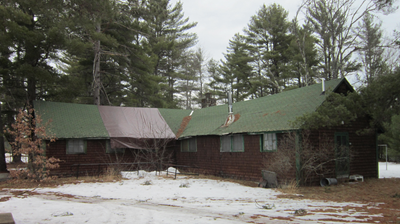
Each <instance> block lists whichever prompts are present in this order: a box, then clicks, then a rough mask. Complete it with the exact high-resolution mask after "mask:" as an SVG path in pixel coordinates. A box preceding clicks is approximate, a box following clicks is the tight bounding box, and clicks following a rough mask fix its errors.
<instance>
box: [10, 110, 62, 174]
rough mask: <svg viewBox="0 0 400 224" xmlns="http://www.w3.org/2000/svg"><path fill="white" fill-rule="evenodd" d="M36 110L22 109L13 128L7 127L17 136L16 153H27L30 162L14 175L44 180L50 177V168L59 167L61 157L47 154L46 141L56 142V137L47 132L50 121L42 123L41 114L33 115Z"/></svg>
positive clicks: (11, 133) (13, 144)
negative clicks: (49, 156)
mask: <svg viewBox="0 0 400 224" xmlns="http://www.w3.org/2000/svg"><path fill="white" fill-rule="evenodd" d="M33 113H34V110H33V109H28V111H25V110H20V111H19V113H18V115H17V118H16V121H15V124H13V125H12V129H13V130H11V129H9V128H7V129H6V131H5V132H6V133H8V134H10V135H13V136H15V141H14V142H12V143H11V147H12V148H13V152H14V154H15V155H22V154H24V155H27V156H28V164H27V168H26V169H20V170H17V171H16V172H15V173H14V174H13V176H14V177H15V178H18V179H30V180H33V181H43V180H47V179H49V178H50V169H55V168H58V167H59V164H58V163H59V162H60V160H59V159H56V158H54V157H51V158H47V157H46V156H45V147H46V145H45V141H44V140H43V139H48V140H50V142H54V141H55V138H54V137H51V136H50V135H47V134H46V127H47V126H48V124H49V122H48V123H46V124H44V125H42V124H41V123H42V119H41V118H40V116H39V115H36V117H34V116H33Z"/></svg>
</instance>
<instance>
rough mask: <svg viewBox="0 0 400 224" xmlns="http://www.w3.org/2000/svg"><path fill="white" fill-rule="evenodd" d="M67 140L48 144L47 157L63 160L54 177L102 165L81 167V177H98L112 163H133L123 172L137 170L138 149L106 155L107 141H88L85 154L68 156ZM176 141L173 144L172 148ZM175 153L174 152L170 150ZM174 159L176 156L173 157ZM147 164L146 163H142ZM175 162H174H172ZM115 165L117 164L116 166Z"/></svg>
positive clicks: (125, 166)
mask: <svg viewBox="0 0 400 224" xmlns="http://www.w3.org/2000/svg"><path fill="white" fill-rule="evenodd" d="M66 142H67V141H66V140H57V141H56V142H52V143H50V144H49V143H48V142H47V144H48V146H47V148H46V156H47V157H55V158H58V159H60V160H61V162H60V163H59V164H60V167H59V168H57V169H53V170H51V174H53V175H75V174H76V172H77V164H99V163H100V164H101V165H80V166H79V172H80V174H79V175H82V174H88V175H97V174H100V173H102V172H104V171H105V170H106V168H107V167H108V166H110V165H113V164H112V163H132V164H131V165H122V167H123V170H136V168H137V166H136V165H135V164H133V163H135V162H138V161H137V160H135V153H134V151H135V150H136V149H125V153H117V154H115V153H106V140H87V150H86V153H85V154H67V153H66V151H67V150H66ZM174 144H175V141H173V142H171V146H172V145H174ZM170 152H171V153H173V150H172V149H171V150H170ZM173 157H174V156H173ZM140 162H146V161H140ZM172 162H173V163H174V162H175V161H174V160H173V161H172ZM114 165H115V164H114ZM140 168H141V169H149V167H147V166H146V165H145V164H142V165H141V166H140Z"/></svg>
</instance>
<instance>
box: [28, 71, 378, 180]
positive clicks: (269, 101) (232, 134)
mask: <svg viewBox="0 0 400 224" xmlns="http://www.w3.org/2000/svg"><path fill="white" fill-rule="evenodd" d="M348 91H354V90H353V88H352V87H351V85H350V84H349V83H348V81H347V80H346V79H344V78H343V79H336V80H330V81H326V82H324V83H319V84H314V85H311V86H307V87H303V88H298V89H294V90H290V91H284V92H281V93H279V94H275V95H270V96H266V97H261V98H257V99H253V100H248V101H242V102H236V103H233V104H230V105H220V106H211V107H206V108H202V109H199V110H194V111H191V110H179V109H157V108H129V107H113V106H95V105H80V104H69V103H54V102H39V101H38V102H35V105H34V107H35V110H36V113H37V114H39V115H41V116H42V118H43V120H45V121H46V120H49V119H51V120H52V122H51V126H50V127H49V130H51V132H52V133H54V135H55V136H56V137H57V139H58V140H57V141H56V142H55V143H50V144H48V146H47V149H46V155H47V156H54V157H56V158H59V159H61V160H63V161H64V162H63V163H61V164H60V165H61V167H60V168H59V169H57V170H54V172H53V173H55V174H57V173H58V174H66V173H74V172H77V170H78V167H79V169H80V170H81V171H83V170H85V171H86V172H87V173H90V172H94V171H95V170H97V171H98V170H102V169H104V168H105V167H107V163H109V164H116V163H117V161H123V162H120V163H122V164H126V165H127V166H129V167H128V168H129V169H139V168H143V167H146V166H147V165H149V164H150V163H151V162H149V161H148V160H149V158H153V157H151V156H147V157H146V156H139V155H141V154H146V153H149V154H152V152H153V153H154V152H158V151H159V149H158V148H160V147H159V146H160V145H162V149H163V150H161V151H162V152H164V151H165V152H168V153H167V155H168V160H165V161H164V162H163V164H161V166H165V165H172V166H173V165H175V166H177V167H179V168H180V169H182V170H186V171H190V172H195V173H202V174H208V175H217V176H223V177H231V178H238V179H245V180H254V181H258V180H260V178H261V177H262V171H263V170H265V171H272V172H275V173H276V174H277V178H278V181H279V182H280V183H284V182H286V181H290V180H297V181H301V182H302V184H311V185H316V184H318V183H319V181H320V180H321V178H338V179H341V178H344V179H346V178H348V177H349V176H350V175H356V174H357V175H362V176H363V177H364V178H377V177H378V160H377V140H376V132H375V131H370V132H364V133H362V134H360V133H359V132H358V131H359V130H362V129H365V128H367V127H368V125H369V119H368V117H360V118H358V119H357V120H355V121H354V122H351V123H348V124H347V123H346V124H345V123H343V124H340V125H338V126H337V127H329V128H321V129H318V130H301V129H296V128H293V127H292V125H291V123H292V122H293V121H294V120H295V119H296V118H297V117H299V116H302V115H304V114H307V113H312V112H314V111H315V110H316V109H317V108H318V107H320V106H321V105H322V104H323V103H324V102H325V100H326V97H327V95H328V93H329V92H336V93H343V94H345V93H347V92H348ZM156 142H157V143H156ZM160 142H162V144H160ZM143 149H146V150H143ZM165 155H166V154H165ZM139 157H140V158H139ZM153 159H154V158H153ZM90 164H93V165H90ZM150 165H151V164H150ZM159 166H160V164H158V165H156V167H157V169H158V168H160V169H161V168H162V167H159ZM149 169H154V165H153V166H152V168H150V167H149Z"/></svg>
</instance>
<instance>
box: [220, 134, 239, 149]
mask: <svg viewBox="0 0 400 224" xmlns="http://www.w3.org/2000/svg"><path fill="white" fill-rule="evenodd" d="M235 137H236V138H237V137H241V138H240V139H241V146H242V148H241V149H239V150H237V149H235V148H234V147H235V144H234V141H235ZM227 138H229V140H230V141H229V147H228V148H229V151H228V150H223V149H224V148H223V146H224V142H225V141H224V140H223V139H227ZM219 141H220V148H219V152H244V151H245V147H244V134H235V135H223V136H220V137H219Z"/></svg>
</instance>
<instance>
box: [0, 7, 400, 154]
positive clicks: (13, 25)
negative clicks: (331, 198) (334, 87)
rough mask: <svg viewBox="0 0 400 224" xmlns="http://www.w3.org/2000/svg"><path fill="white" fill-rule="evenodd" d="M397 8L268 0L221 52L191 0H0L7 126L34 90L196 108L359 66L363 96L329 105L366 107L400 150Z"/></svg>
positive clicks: (353, 72)
mask: <svg viewBox="0 0 400 224" xmlns="http://www.w3.org/2000/svg"><path fill="white" fill-rule="evenodd" d="M395 11H396V7H395V0H357V1H355V0H305V1H303V2H302V4H301V5H300V6H299V8H298V11H297V13H296V15H295V17H294V18H289V17H288V11H286V10H285V9H284V8H283V7H282V6H280V5H279V4H276V3H273V4H270V5H267V4H264V5H261V6H260V9H259V10H258V11H257V12H256V14H255V15H253V16H252V17H251V19H250V21H248V25H247V26H246V27H244V29H243V30H242V32H240V30H238V33H237V34H235V35H234V36H233V37H232V38H231V40H229V46H228V47H227V49H226V52H225V53H224V59H222V60H215V59H212V58H211V59H209V58H207V57H206V56H205V53H204V52H205V51H206V50H207V49H202V48H201V47H198V46H197V45H196V44H197V41H198V39H197V35H196V33H193V32H192V29H193V28H194V27H195V26H196V25H197V23H196V22H195V21H190V20H189V18H187V17H185V15H184V10H183V4H182V3H181V2H174V3H172V2H171V1H169V0H123V1H122V0H85V1H83V0H38V1H29V0H0V20H1V23H0V100H1V110H0V111H1V118H2V119H0V120H1V122H2V124H0V126H2V127H8V128H11V125H12V124H13V123H15V118H16V114H17V113H18V111H19V109H20V108H25V109H26V108H28V107H29V106H30V105H32V103H33V101H35V100H46V101H55V102H70V103H83V104H97V105H114V106H133V107H156V108H183V109H197V108H200V105H201V104H200V103H201V99H203V98H204V95H205V93H211V94H212V95H213V97H214V98H216V100H217V103H218V104H222V103H225V102H226V93H227V92H228V91H230V92H231V93H232V96H233V100H234V102H238V101H243V100H249V99H254V98H258V97H263V96H268V95H271V94H276V93H279V92H282V91H287V90H290V89H294V88H301V87H304V86H308V85H311V84H314V83H318V82H320V81H321V80H322V79H325V80H330V79H336V78H342V77H349V76H352V77H357V80H358V81H359V83H361V84H360V85H359V86H358V88H357V91H356V93H357V95H351V96H350V97H346V99H345V98H344V97H340V96H336V97H333V99H334V100H331V105H335V103H337V102H338V101H340V102H343V103H344V105H347V106H345V107H344V108H343V107H340V108H339V109H340V110H346V111H348V112H349V113H346V114H348V115H349V119H354V118H355V117H357V116H361V115H362V114H368V115H369V116H371V117H372V122H371V127H372V128H376V129H379V130H381V132H382V133H384V135H382V137H381V141H383V142H386V143H388V144H391V148H393V149H395V150H398V151H400V137H399V136H400V115H399V113H400V105H399V100H398V99H399V95H400V88H398V86H400V68H399V66H400V64H399V52H400V51H399V47H400V33H399V32H398V31H396V30H394V31H393V33H392V35H390V36H384V35H383V32H382V28H381V26H382V22H381V21H380V20H379V18H378V16H377V15H378V14H382V13H383V14H390V13H395ZM300 17H301V18H303V19H302V20H301V23H300V22H299V21H300V20H299V18H300ZM215 23H218V21H215ZM349 101H351V102H349ZM333 111H334V110H333ZM336 111H337V110H336ZM321 113H322V112H321ZM340 114H343V113H340ZM330 116H335V115H333V114H332V112H331V114H330V115H329V116H325V117H328V118H331V117H330ZM314 117H318V116H314ZM320 117H321V116H320ZM307 119H309V118H308V117H307ZM310 123H312V122H310ZM314 123H316V122H314ZM5 137H6V139H7V140H8V142H13V141H14V139H13V136H11V135H7V134H6V135H5ZM1 145H2V143H1V142H0V147H1ZM3 151H4V150H3ZM0 154H4V153H1V152H0ZM16 159H17V160H18V158H16Z"/></svg>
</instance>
